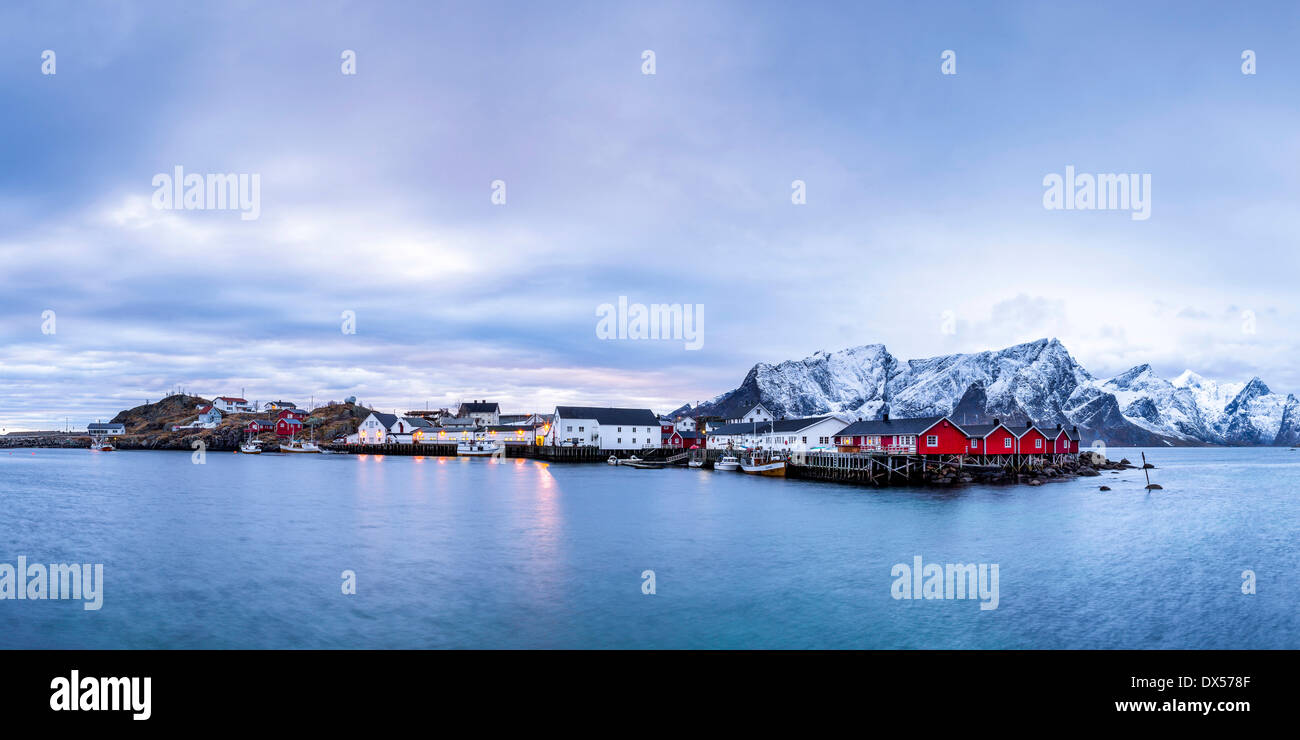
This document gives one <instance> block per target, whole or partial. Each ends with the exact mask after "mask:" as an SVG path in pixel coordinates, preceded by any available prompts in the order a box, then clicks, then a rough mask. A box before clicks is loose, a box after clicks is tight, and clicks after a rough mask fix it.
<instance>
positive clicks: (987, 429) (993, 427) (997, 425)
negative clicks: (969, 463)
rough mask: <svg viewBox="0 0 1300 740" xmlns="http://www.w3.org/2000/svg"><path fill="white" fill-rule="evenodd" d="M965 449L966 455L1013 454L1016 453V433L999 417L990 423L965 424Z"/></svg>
mask: <svg viewBox="0 0 1300 740" xmlns="http://www.w3.org/2000/svg"><path fill="white" fill-rule="evenodd" d="M962 429H964V430H965V431H966V440H967V442H966V449H967V453H966V454H968V455H1014V454H1016V450H1017V447H1016V441H1017V438H1016V433H1015V432H1013V431H1011V429H1010V427H1008V426H1007V425H1006V424H1003V423H1002V422H1001V421H1000V420H999V419H994V420H993V423H992V424H967V425H965V426H963V427H962Z"/></svg>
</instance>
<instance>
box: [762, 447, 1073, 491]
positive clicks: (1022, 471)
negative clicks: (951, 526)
mask: <svg viewBox="0 0 1300 740" xmlns="http://www.w3.org/2000/svg"><path fill="white" fill-rule="evenodd" d="M1077 460H1078V455H1077V454H1059V455H889V454H878V453H863V452H810V453H797V452H796V453H793V454H792V455H791V456H790V459H789V460H788V461H787V462H786V475H788V476H789V477H791V478H806V479H812V480H825V481H833V482H837V483H865V484H868V485H873V486H886V485H907V484H916V483H926V482H934V481H939V482H945V481H947V482H951V481H952V480H954V479H962V478H973V477H975V476H981V477H983V476H987V475H989V474H993V475H996V476H999V477H1002V478H1005V479H1006V480H1007V481H1008V482H1010V481H1015V480H1017V479H1019V478H1020V477H1022V476H1032V475H1036V474H1038V473H1040V472H1041V471H1043V470H1044V469H1045V468H1047V467H1049V466H1053V465H1059V464H1063V463H1068V462H1075V461H1077Z"/></svg>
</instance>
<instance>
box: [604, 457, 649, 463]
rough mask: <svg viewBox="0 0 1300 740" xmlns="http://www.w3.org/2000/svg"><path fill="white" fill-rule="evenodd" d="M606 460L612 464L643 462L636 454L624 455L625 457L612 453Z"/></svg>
mask: <svg viewBox="0 0 1300 740" xmlns="http://www.w3.org/2000/svg"><path fill="white" fill-rule="evenodd" d="M605 462H607V463H609V464H610V465H632V464H633V463H639V462H641V458H639V457H637V456H636V455H633V456H631V457H624V458H620V457H618V456H617V455H610V456H609V459H608V460H606V461H605Z"/></svg>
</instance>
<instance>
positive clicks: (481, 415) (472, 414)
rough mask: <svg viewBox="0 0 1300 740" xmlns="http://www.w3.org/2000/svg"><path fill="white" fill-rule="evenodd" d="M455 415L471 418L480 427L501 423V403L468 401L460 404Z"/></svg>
mask: <svg viewBox="0 0 1300 740" xmlns="http://www.w3.org/2000/svg"><path fill="white" fill-rule="evenodd" d="M456 416H458V417H460V418H462V419H464V418H471V419H473V420H474V421H475V422H477V423H478V425H479V426H481V427H487V426H497V425H499V424H501V405H500V404H498V403H495V402H492V403H489V402H488V401H470V402H468V403H462V404H461V405H460V409H459V410H457V411H456Z"/></svg>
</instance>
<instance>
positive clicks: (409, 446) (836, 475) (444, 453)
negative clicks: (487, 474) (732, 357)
mask: <svg viewBox="0 0 1300 740" xmlns="http://www.w3.org/2000/svg"><path fill="white" fill-rule="evenodd" d="M321 447H322V448H324V449H329V450H337V451H339V452H349V453H352V454H354V455H399V456H408V457H410V456H423V457H456V456H457V455H456V444H455V443H438V444H421V443H410V442H408V443H390V444H368V445H356V444H353V445H341V444H323V445H321ZM627 454H629V451H628V450H605V449H601V448H599V447H555V446H551V445H523V444H521V445H506V446H505V449H504V450H503V452H501V453H500V454H498V455H493V457H505V458H527V459H530V460H543V461H546V462H559V463H603V462H605V461H606V460H608V459H609V457H610V455H615V456H619V455H622V456H626V455H627ZM635 454H637V455H638V457H640V458H641V459H642V460H643V461H644V462H643V464H642V465H640V467H645V468H660V467H666V466H668V465H685V464H686V461H687V459H688V458H691V457H692V453H690V452H679V451H677V450H672V449H655V450H641V451H635ZM727 454H735V453H732V452H731V451H729V450H719V449H708V450H695V451H694V453H693V455H694V457H695V458H696V459H699V458H701V457H702V458H703V459H704V460H705V461H706V463H708V464H706V467H712V464H711V463H713V462H714V461H716V460H717V459H718V458H720V457H722V456H723V455H727ZM480 457H481V456H480ZM1077 461H1078V455H1077V454H1068V455H1065V454H1061V455H987V456H982V455H891V454H882V453H871V452H808V453H799V452H795V453H792V454H791V455H790V456H789V458H788V460H787V461H786V475H787V476H788V477H790V478H801V479H805V480H821V481H829V482H833V483H851V484H858V485H864V484H865V485H870V486H890V485H918V484H926V483H940V484H942V483H951V482H955V481H961V480H965V479H969V478H974V477H980V478H987V477H988V476H989V475H990V474H992V475H994V476H996V477H998V478H999V479H1000V480H1005V481H1007V482H1012V481H1016V480H1019V479H1021V478H1023V477H1025V476H1033V475H1035V474H1037V473H1039V472H1040V471H1042V470H1043V469H1044V468H1046V467H1049V466H1054V465H1059V464H1062V463H1067V462H1077Z"/></svg>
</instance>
